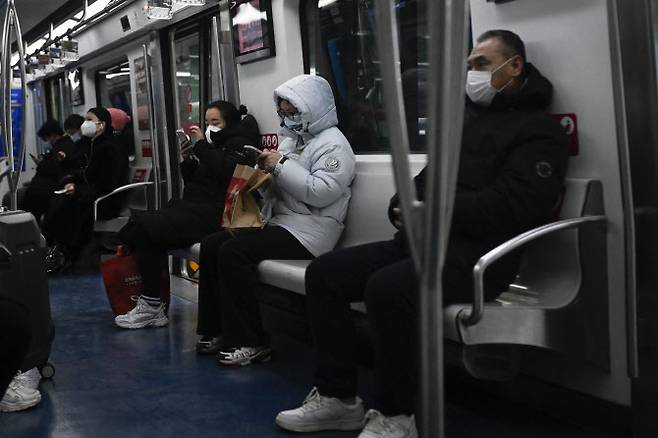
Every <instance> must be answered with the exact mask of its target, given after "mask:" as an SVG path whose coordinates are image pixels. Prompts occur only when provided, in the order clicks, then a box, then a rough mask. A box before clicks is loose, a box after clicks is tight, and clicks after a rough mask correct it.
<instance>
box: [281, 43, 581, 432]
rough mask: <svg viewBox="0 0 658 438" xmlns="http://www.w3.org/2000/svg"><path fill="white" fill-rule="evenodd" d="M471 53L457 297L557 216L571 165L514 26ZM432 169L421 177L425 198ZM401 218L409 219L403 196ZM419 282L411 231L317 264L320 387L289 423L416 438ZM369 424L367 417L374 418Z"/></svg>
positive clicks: (516, 257) (488, 291) (446, 276)
mask: <svg viewBox="0 0 658 438" xmlns="http://www.w3.org/2000/svg"><path fill="white" fill-rule="evenodd" d="M477 41H478V44H477V45H476V46H475V48H474V49H473V51H472V53H471V55H470V56H469V58H468V66H469V72H468V80H467V85H466V94H467V96H468V98H467V103H466V110H465V120H464V130H463V139H462V146H461V158H460V162H459V173H458V181H457V192H456V197H455V203H454V212H453V218H452V228H451V234H450V240H449V245H448V251H447V255H446V261H445V266H444V269H443V276H442V279H443V294H444V295H443V300H444V304H445V305H448V304H451V303H457V302H468V301H469V300H471V299H472V297H473V277H472V272H473V266H474V265H475V263H476V262H477V261H478V259H479V258H480V257H481V256H482V255H484V254H485V253H486V252H488V251H489V250H491V249H493V248H494V247H496V246H498V245H500V244H501V243H503V242H505V241H506V240H508V239H510V238H512V237H513V236H515V235H518V234H520V233H523V232H524V231H527V230H529V229H531V228H533V227H537V226H540V225H541V224H544V223H547V222H549V221H550V220H551V218H552V217H553V214H554V211H555V209H556V206H557V205H558V204H559V200H560V195H561V192H562V189H563V184H564V177H565V172H566V168H567V157H568V144H567V138H566V136H565V134H564V131H563V130H562V128H561V127H560V125H559V124H558V123H556V122H555V121H553V119H552V118H551V116H550V115H549V114H547V112H546V109H547V107H548V105H549V104H550V102H551V99H552V94H553V87H552V85H551V83H550V82H549V81H548V80H547V79H546V78H545V77H543V76H542V75H541V74H540V73H539V71H538V70H537V69H536V68H535V67H534V66H532V65H531V64H529V63H527V62H526V56H525V46H524V44H523V42H522V41H521V39H520V38H519V37H518V36H517V35H516V34H514V33H512V32H509V31H502V30H496V31H489V32H486V33H485V34H483V35H482V36H480V37H479V38H478V40H477ZM425 179H426V170H423V171H422V172H421V173H420V174H419V175H418V176H417V177H416V179H415V183H416V188H417V191H418V194H419V196H420V197H422V196H423V194H424V190H425ZM389 217H390V220H391V222H392V223H393V224H394V225H395V226H396V227H397V228H400V227H402V226H403V224H402V220H401V217H400V214H399V210H398V197H397V195H396V196H394V197H393V199H392V200H391V204H390V207H389ZM519 263H520V254H513V255H509V256H507V257H506V258H504V259H502V260H501V261H499V262H497V263H496V264H495V265H493V266H492V267H491V269H490V270H489V272H488V273H487V277H486V278H485V298H486V299H487V300H493V299H495V298H496V296H498V295H499V294H500V293H501V292H502V291H504V290H505V289H506V288H507V287H508V286H509V284H510V282H511V281H512V280H513V279H514V277H515V275H516V273H517V271H518V268H519ZM417 294H418V281H417V278H416V274H415V271H414V267H413V263H412V261H411V258H410V255H409V252H408V249H407V245H406V242H405V239H404V233H402V232H398V233H397V234H396V236H395V238H394V239H393V240H391V241H387V242H376V243H370V244H366V245H362V246H357V247H352V248H345V249H341V250H339V251H336V252H332V253H329V254H326V255H324V256H322V257H320V258H318V259H316V260H315V261H314V262H312V263H311V264H310V266H309V267H308V269H307V271H306V296H307V304H308V312H309V321H310V323H311V327H312V331H313V335H314V340H315V343H316V350H317V355H316V357H317V365H316V370H315V388H313V389H312V391H311V392H310V394H309V395H308V397H307V398H306V400H305V401H304V403H303V404H302V406H301V407H299V408H297V409H293V410H289V411H283V412H281V413H279V415H278V416H277V417H276V423H277V424H278V425H279V426H281V427H283V428H284V429H287V430H292V431H299V432H314V431H320V430H338V429H340V430H358V429H361V428H362V427H363V431H362V432H361V434H360V435H359V437H361V438H411V437H416V436H417V432H416V426H415V421H414V417H413V413H414V409H415V406H416V388H417V380H416V358H417V357H418V343H417V324H418V315H417V306H418V301H419V300H418V295H417ZM356 301H365V304H366V308H367V309H368V310H367V316H368V320H369V322H370V326H371V329H372V341H373V345H374V351H375V374H376V377H377V386H378V388H377V394H376V396H375V399H374V406H372V407H373V408H374V409H371V410H370V411H369V412H368V413H367V414H365V416H364V409H363V403H362V401H361V399H359V398H358V397H357V365H356V363H355V358H356V357H357V356H358V354H357V348H358V347H357V344H356V340H355V328H354V322H353V320H352V317H351V313H350V303H351V302H356ZM364 424H365V427H364Z"/></svg>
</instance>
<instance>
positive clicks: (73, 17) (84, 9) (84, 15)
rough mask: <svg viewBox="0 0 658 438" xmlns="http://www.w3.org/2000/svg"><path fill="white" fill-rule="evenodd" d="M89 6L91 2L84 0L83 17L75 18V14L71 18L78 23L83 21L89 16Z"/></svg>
mask: <svg viewBox="0 0 658 438" xmlns="http://www.w3.org/2000/svg"><path fill="white" fill-rule="evenodd" d="M88 8H89V2H88V1H87V0H82V17H80V18H75V15H74V16H72V17H71V18H69V20H71V21H75V22H76V23H82V22H83V21H85V19H86V18H87V9H88Z"/></svg>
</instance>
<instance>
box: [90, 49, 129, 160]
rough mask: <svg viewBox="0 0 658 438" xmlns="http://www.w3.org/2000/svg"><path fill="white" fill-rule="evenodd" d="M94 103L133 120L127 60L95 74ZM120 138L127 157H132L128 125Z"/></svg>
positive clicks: (114, 63) (121, 60) (115, 63)
mask: <svg viewBox="0 0 658 438" xmlns="http://www.w3.org/2000/svg"><path fill="white" fill-rule="evenodd" d="M96 101H97V102H98V104H99V105H100V106H102V107H105V108H117V109H120V110H123V111H124V112H125V113H126V114H128V116H130V118H131V119H134V117H133V110H132V101H131V86H130V63H129V62H128V58H123V59H119V60H117V61H115V62H113V63H112V64H110V65H108V66H107V67H104V68H102V69H101V70H98V71H97V72H96ZM114 128H115V129H116V128H117V127H116V126H115V127H114ZM121 136H122V138H123V139H124V142H125V144H126V147H127V153H128V155H129V156H134V155H135V140H134V132H133V129H132V125H131V124H130V123H128V124H127V125H126V126H125V127H124V128H123V130H122V131H121Z"/></svg>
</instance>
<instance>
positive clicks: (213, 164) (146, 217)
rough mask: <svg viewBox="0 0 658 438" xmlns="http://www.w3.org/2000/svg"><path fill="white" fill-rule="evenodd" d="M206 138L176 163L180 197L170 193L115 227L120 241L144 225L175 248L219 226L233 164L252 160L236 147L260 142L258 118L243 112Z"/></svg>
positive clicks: (154, 237)
mask: <svg viewBox="0 0 658 438" xmlns="http://www.w3.org/2000/svg"><path fill="white" fill-rule="evenodd" d="M212 138H213V143H208V142H207V141H205V140H200V141H198V142H197V143H196V145H195V146H194V155H195V156H196V157H197V160H194V159H189V160H186V161H184V162H183V163H182V164H181V172H182V174H183V179H184V180H185V190H184V191H183V199H172V200H170V201H169V202H168V203H167V205H166V206H165V207H164V208H162V209H161V210H159V211H156V212H147V213H139V214H134V215H133V216H132V218H131V221H130V222H129V223H128V225H126V227H124V229H123V230H122V231H121V235H120V236H121V238H122V240H123V241H124V242H126V243H129V242H130V241H131V240H132V239H131V236H133V235H134V234H135V233H141V232H144V231H145V232H146V233H147V234H148V237H149V238H150V240H151V241H152V242H158V245H159V246H160V247H161V248H179V247H184V246H187V245H191V244H192V243H194V242H198V241H199V240H201V239H202V238H203V237H204V236H206V235H208V234H211V233H214V232H217V231H219V230H220V229H221V215H222V211H223V210H224V198H225V197H226V189H227V188H228V185H229V183H230V181H231V177H232V176H233V170H234V169H235V166H236V164H246V165H249V166H253V165H254V164H255V156H254V155H253V154H249V153H246V152H245V151H244V149H243V148H242V147H243V146H244V145H252V146H256V147H260V134H259V132H258V123H256V119H254V118H253V116H250V115H248V116H246V117H244V118H243V119H242V121H241V122H240V123H238V124H236V125H233V126H229V127H227V128H225V129H223V130H222V131H220V132H219V133H214V134H213V137H212Z"/></svg>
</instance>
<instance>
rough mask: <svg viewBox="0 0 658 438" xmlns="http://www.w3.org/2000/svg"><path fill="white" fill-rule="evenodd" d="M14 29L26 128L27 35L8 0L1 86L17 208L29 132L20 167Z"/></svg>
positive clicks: (12, 198) (13, 201)
mask: <svg viewBox="0 0 658 438" xmlns="http://www.w3.org/2000/svg"><path fill="white" fill-rule="evenodd" d="M12 29H13V31H14V36H15V37H16V46H17V47H18V58H19V61H18V66H19V72H20V76H21V91H22V99H23V102H22V105H23V111H22V112H21V126H22V127H23V129H25V119H26V113H27V111H26V110H25V100H26V98H27V72H26V66H25V53H24V50H23V48H24V46H23V36H22V31H21V25H20V22H19V20H18V12H17V10H16V4H15V2H14V0H7V8H6V10H5V17H4V23H3V28H2V46H1V47H0V50H2V54H1V56H0V64H1V67H0V75H1V76H2V78H1V80H0V88H2V92H1V96H2V102H3V105H4V122H5V129H4V130H3V140H4V147H5V149H6V151H7V157H8V159H9V161H10V163H9V165H10V169H11V170H10V174H9V190H10V195H11V196H10V204H9V205H10V208H11V209H12V210H15V209H16V207H17V192H18V182H19V180H20V177H21V171H22V165H23V161H24V160H25V137H26V136H25V134H23V135H21V143H20V149H19V154H18V163H19V165H18V169H16V163H15V161H14V158H15V157H14V132H13V117H12V111H11V85H12V79H13V72H12V66H11V39H10V33H11V30H12Z"/></svg>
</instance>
